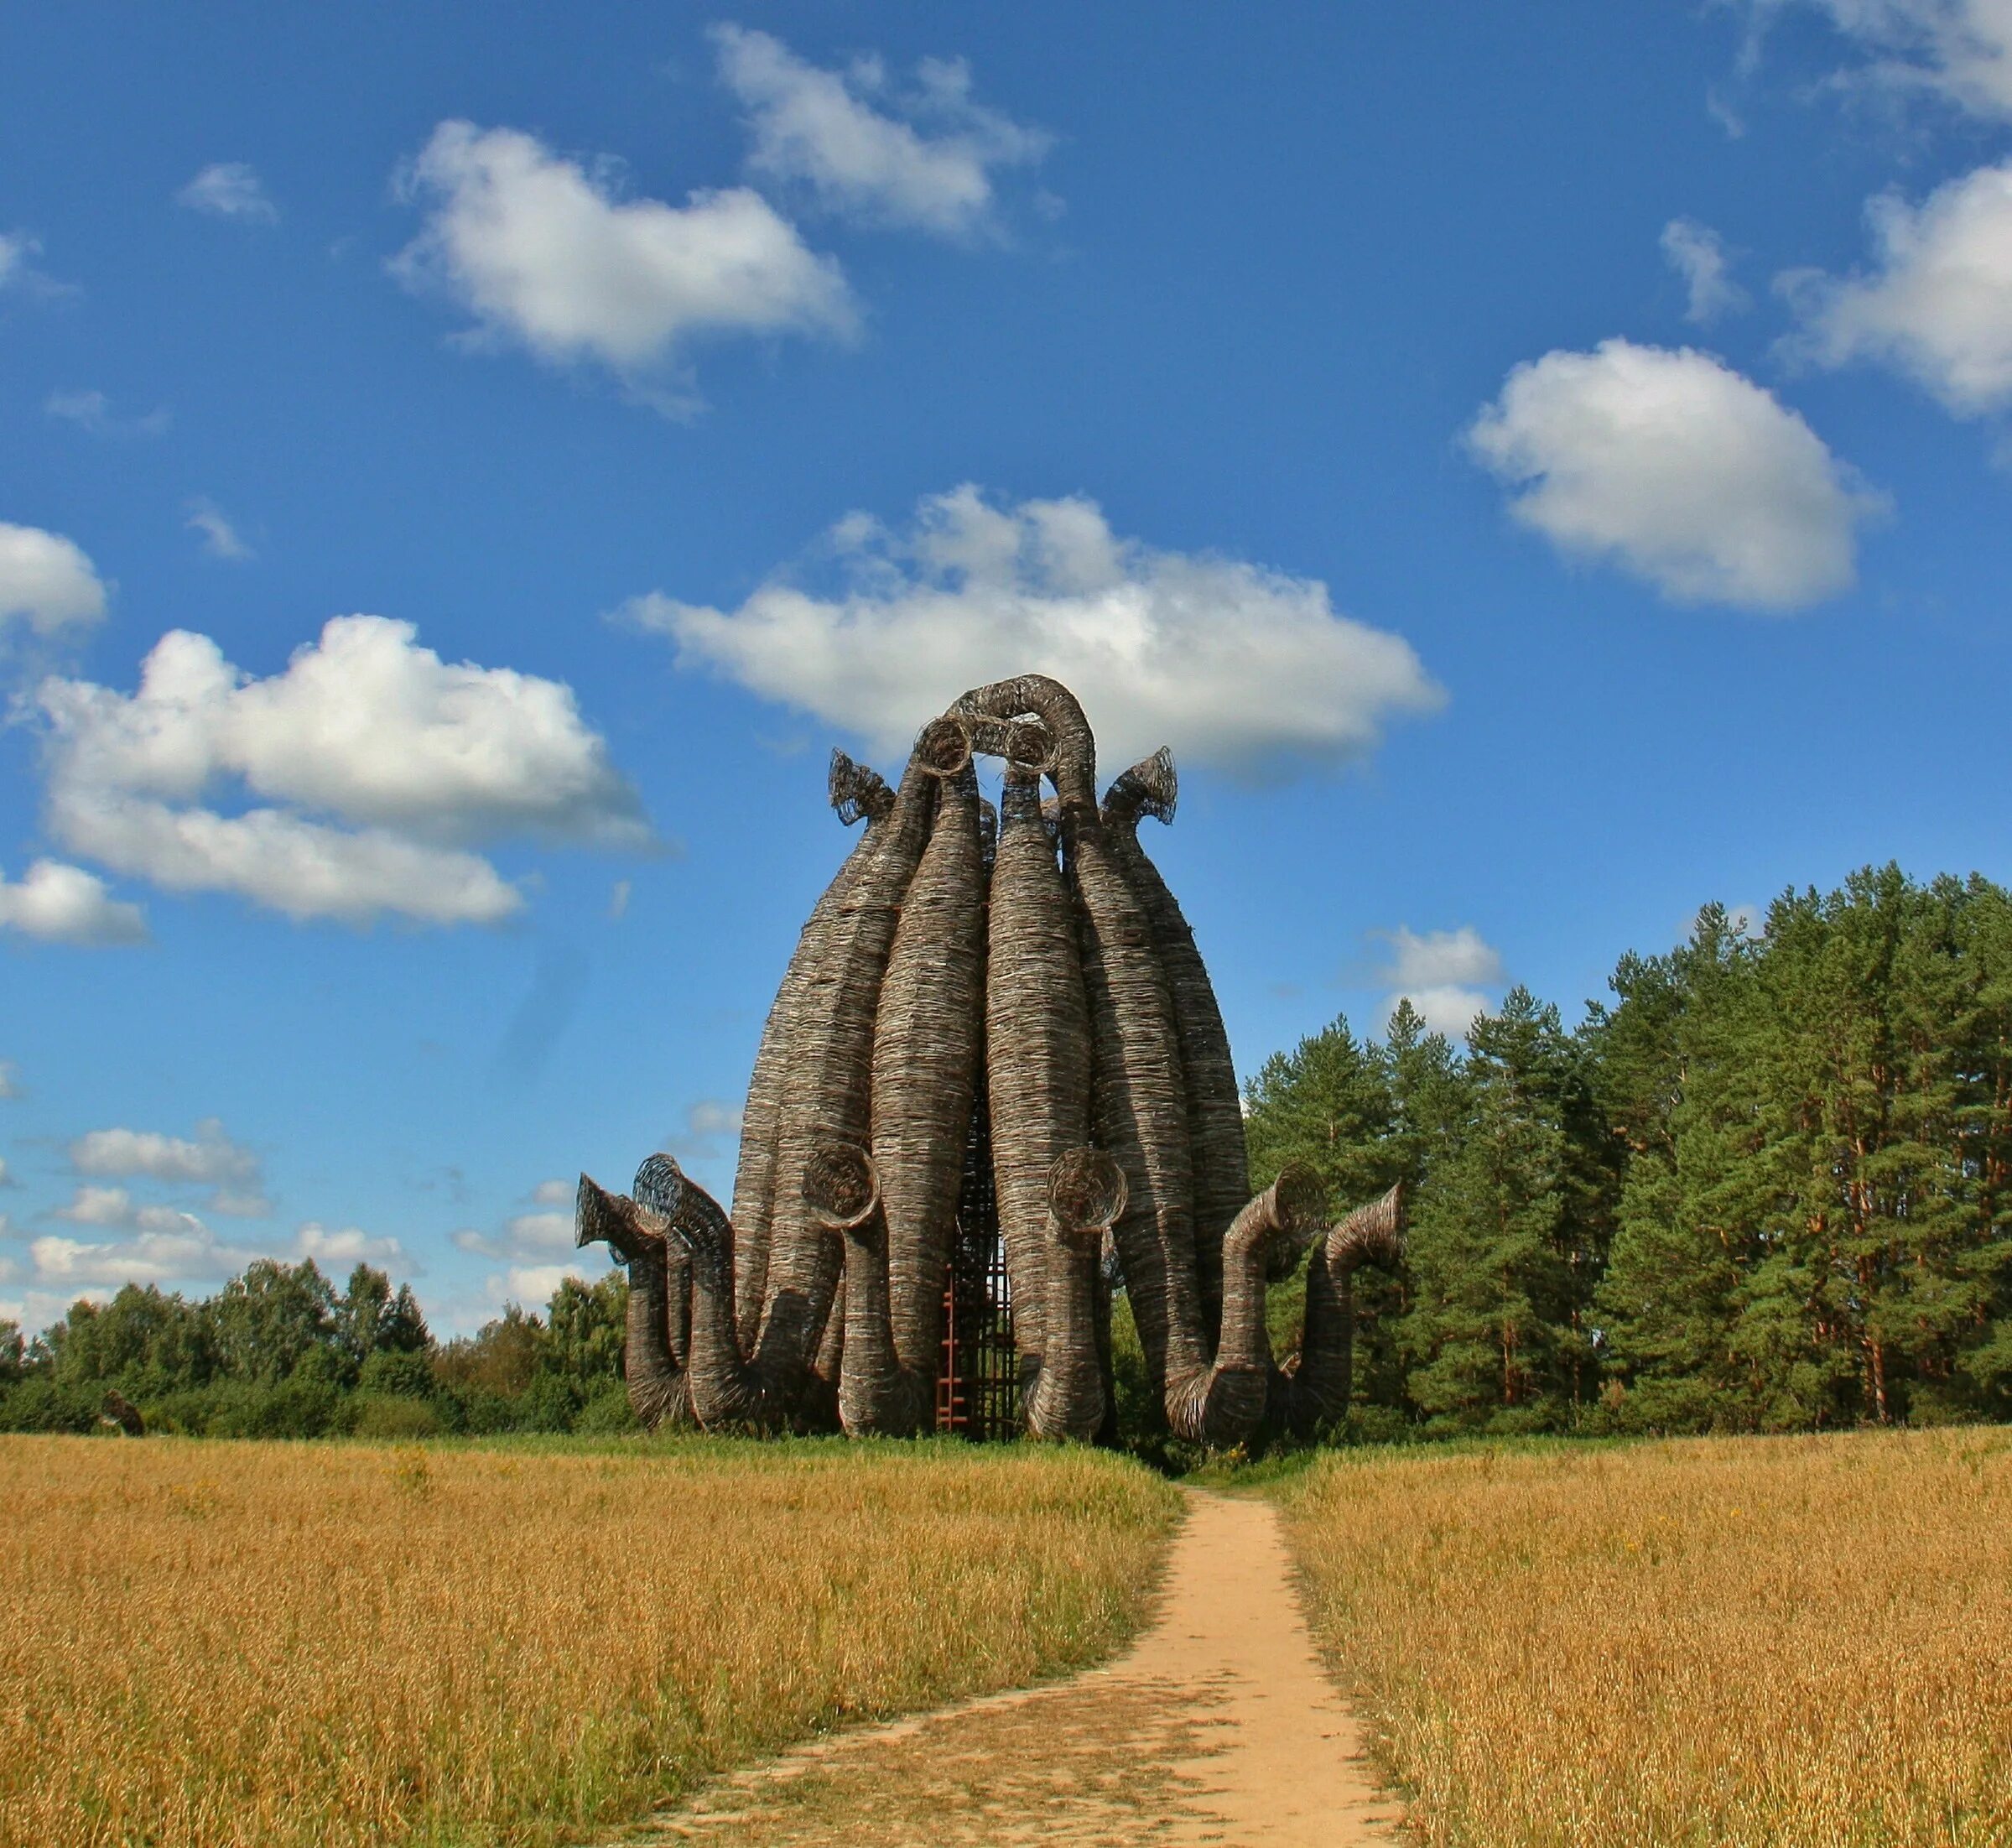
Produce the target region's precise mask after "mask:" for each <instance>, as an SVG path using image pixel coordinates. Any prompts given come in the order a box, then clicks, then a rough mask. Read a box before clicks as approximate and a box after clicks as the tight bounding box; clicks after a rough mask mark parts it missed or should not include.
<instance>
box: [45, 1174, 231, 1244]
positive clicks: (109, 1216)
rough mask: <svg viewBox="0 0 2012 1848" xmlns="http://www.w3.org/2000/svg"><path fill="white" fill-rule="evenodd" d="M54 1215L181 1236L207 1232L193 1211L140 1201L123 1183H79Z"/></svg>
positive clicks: (86, 1223)
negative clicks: (187, 1211)
mask: <svg viewBox="0 0 2012 1848" xmlns="http://www.w3.org/2000/svg"><path fill="white" fill-rule="evenodd" d="M56 1217H57V1218H58V1219H66V1220H69V1221H70V1222H71V1223H72V1224H74V1225H78V1226H99V1227H109V1228H119V1229H126V1230H132V1231H141V1232H159V1233H173V1234H174V1235H176V1236H181V1237H202V1238H207V1237H208V1236H209V1230H208V1228H207V1227H206V1226H204V1224H203V1222H202V1221H200V1219H198V1218H197V1217H196V1216H195V1214H193V1213H185V1212H183V1211H182V1210H180V1209H179V1207H174V1206H159V1205H142V1204H140V1203H139V1202H138V1201H136V1200H134V1199H133V1195H131V1194H129V1193H128V1192H127V1190H126V1189H124V1188H123V1187H92V1186H91V1185H89V1184H81V1185H79V1186H78V1188H77V1189H76V1190H75V1193H74V1194H72V1195H71V1196H70V1202H69V1204H68V1205H64V1206H59V1207H58V1208H57V1209H56Z"/></svg>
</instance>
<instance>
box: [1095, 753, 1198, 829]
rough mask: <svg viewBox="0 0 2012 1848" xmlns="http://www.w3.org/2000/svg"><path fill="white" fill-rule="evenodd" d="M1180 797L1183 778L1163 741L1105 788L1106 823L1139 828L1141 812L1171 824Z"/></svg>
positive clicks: (1109, 825)
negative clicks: (1174, 765) (1151, 752)
mask: <svg viewBox="0 0 2012 1848" xmlns="http://www.w3.org/2000/svg"><path fill="white" fill-rule="evenodd" d="M1180 799H1181V778H1180V774H1179V773H1178V771H1176V770H1175V768H1174V767H1173V752H1172V751H1171V750H1169V749H1168V748H1167V746H1165V745H1162V746H1161V747H1160V748H1159V749H1158V750H1157V751H1156V752H1153V754H1152V756H1151V757H1141V759H1140V760H1139V761H1138V762H1137V763H1135V764H1134V765H1133V766H1132V767H1131V768H1130V769H1129V770H1126V771H1123V772H1121V773H1120V774H1119V776H1118V778H1117V780H1116V781H1115V782H1114V783H1112V784H1111V786H1110V788H1109V789H1106V790H1105V792H1104V822H1105V826H1106V827H1135V828H1136V826H1137V825H1138V823H1139V818H1140V817H1141V815H1151V816H1152V818H1153V820H1155V821H1157V822H1158V823H1160V824H1161V825H1162V826H1163V827H1169V826H1172V823H1173V815H1174V810H1175V809H1176V808H1177V807H1178V805H1179V804H1180Z"/></svg>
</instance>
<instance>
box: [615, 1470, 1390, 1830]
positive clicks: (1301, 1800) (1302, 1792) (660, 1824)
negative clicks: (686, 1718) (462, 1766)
mask: <svg viewBox="0 0 2012 1848" xmlns="http://www.w3.org/2000/svg"><path fill="white" fill-rule="evenodd" d="M1188 1499H1189V1507H1188V1518H1187V1520H1186V1522H1185V1523H1184V1524H1183V1527H1182V1528H1181V1531H1180V1533H1179V1534H1178V1536H1177V1538H1176V1539H1175V1541H1174V1544H1173V1552H1172V1558H1171V1559H1169V1561H1168V1564H1167V1585H1166V1588H1165V1590H1164V1592H1163V1594H1162V1599H1161V1603H1160V1609H1159V1612H1158V1616H1157V1619H1156V1621H1155V1622H1154V1623H1153V1626H1152V1628H1151V1629H1150V1630H1149V1631H1148V1632H1146V1635H1145V1636H1144V1637H1142V1638H1141V1640H1140V1642H1138V1644H1137V1646H1136V1648H1133V1649H1132V1650H1131V1653H1129V1654H1127V1655H1126V1656H1124V1657H1122V1658H1120V1659H1119V1660H1118V1661H1116V1662H1115V1663H1112V1664H1111V1665H1110V1667H1108V1668H1100V1669H1095V1670H1093V1671H1092V1672H1091V1673H1089V1674H1083V1675H1079V1676H1078V1677H1076V1678H1075V1679H1074V1680H1072V1681H1067V1682H1062V1683H1058V1684H1056V1685H1054V1686H1052V1687H1048V1688H1041V1689H1032V1690H1031V1691H1028V1692H1025V1693H1020V1694H995V1695H993V1696H991V1697H990V1698H989V1699H986V1700H975V1701H971V1702H969V1703H967V1704H966V1705H962V1706H958V1707H952V1708H948V1709H944V1710H941V1711H939V1712H936V1713H933V1714H927V1715H923V1716H921V1717H920V1718H918V1719H912V1720H902V1721H899V1722H897V1723H896V1724H894V1725H892V1726H881V1727H876V1728H873V1729H871V1730H870V1731H860V1732H855V1733H847V1734H843V1735H840V1736H838V1737H836V1738H834V1739H830V1740H827V1741H820V1742H819V1743H818V1744H815V1745H812V1746H805V1747H803V1748H802V1749H800V1750H799V1751H797V1752H793V1753H791V1754H790V1755H789V1756H788V1757H784V1758H782V1759H779V1760H777V1761H775V1762H772V1763H770V1764H767V1765H765V1766H761V1767H756V1768H755V1769H753V1770H751V1771H746V1772H743V1773H741V1774H739V1775H738V1776H736V1777H734V1778H730V1779H728V1780H726V1781H725V1782H723V1783H719V1784H716V1785H715V1786H714V1787H713V1788H711V1789H710V1790H709V1791H707V1792H706V1793H704V1795H703V1796H702V1797H701V1798H700V1799H699V1801H698V1802H696V1803H695V1804H693V1805H691V1806H690V1807H689V1808H687V1809H681V1810H678V1811H677V1812H675V1813H674V1814H665V1815H662V1816H659V1817H657V1818H655V1819H652V1822H651V1823H650V1824H649V1825H648V1826H647V1828H646V1829H645V1830H642V1831H639V1832H637V1833H635V1834H632V1835H628V1836H627V1837H626V1838H624V1839H625V1840H626V1841H627V1842H629V1843H636V1842H639V1841H647V1842H655V1843H659V1844H664V1843H670V1842H684V1841H694V1842H704V1843H706V1844H709V1845H710V1848H782V1845H783V1844H788V1845H790V1848H826V1845H829V1848H838V1845H840V1844H844V1845H847V1848H907V1845H909V1844H915V1845H918V1848H920V1845H923V1844H931V1845H933V1844H939V1843H957V1844H964V1843H970V1844H984V1843H1010V1844H1019V1843H1025V1842H1052V1843H1074V1844H1110V1845H1111V1848H1120V1845H1124V1844H1130V1843H1134V1842H1140V1841H1152V1842H1155V1843H1159V1842H1170V1843H1173V1842H1211V1843H1216V1844H1223V1845H1227V1848H1271V1845H1273V1844H1277V1845H1279V1848H1287V1845H1290V1848H1299V1845H1302V1844H1303V1845H1307V1848H1312V1845H1313V1844H1316V1843H1318V1844H1319V1845H1321V1848H1349V1845H1352V1844H1365V1843H1395V1842H1397V1841H1399V1840H1401V1835H1400V1834H1399V1833H1398V1830H1397V1828H1396V1824H1397V1822H1398V1819H1399V1816H1400V1812H1399V1809H1398V1807H1397V1805H1396V1804H1395V1803H1393V1802H1392V1801H1391V1799H1389V1798H1387V1797H1386V1796H1385V1795H1383V1794H1382V1793H1380V1792H1379V1791H1378V1790H1377V1788H1376V1787H1375V1782H1374V1779H1373V1777H1372V1774H1371V1773H1370V1767H1369V1766H1368V1765H1367V1763H1366V1762H1365V1758H1364V1756H1363V1752H1362V1743H1361V1736H1360V1727H1359V1726H1358V1725H1357V1723H1356V1721H1355V1720H1354V1717H1353V1716H1352V1715H1350V1713H1349V1710H1348V1708H1347V1707H1346V1706H1345V1705H1344V1703H1343V1702H1342V1700H1341V1698H1340V1696H1339V1694H1337V1693H1336V1692H1335V1690H1334V1687H1333V1685H1332V1684H1330V1683H1329V1681H1328V1678H1327V1676H1326V1674H1324V1673H1323V1670H1322V1668H1321V1665H1320V1663H1319V1660H1318V1658H1317V1657H1316V1655H1315V1654H1314V1651H1313V1639H1312V1637H1310V1636H1309V1634H1308V1630H1307V1625H1306V1620H1305V1618H1304V1617H1303V1616H1302V1614H1301V1611H1300V1606H1299V1599H1298V1596H1297V1593H1296V1592H1295V1590H1294V1588H1293V1584H1292V1561H1291V1559H1290V1557H1289V1555H1288V1554H1287V1551H1286V1546H1285V1542H1284V1540H1283V1538H1282V1537H1281V1534H1280V1532H1279V1522H1278V1516H1277V1512H1276V1510H1275V1509H1274V1508H1273V1507H1272V1506H1271V1503H1270V1502H1262V1501H1258V1500H1255V1499H1245V1498H1242V1497H1228V1496H1220V1495H1208V1494H1203V1493H1201V1492H1198V1491H1190V1494H1189V1498H1188Z"/></svg>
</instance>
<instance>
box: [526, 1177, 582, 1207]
mask: <svg viewBox="0 0 2012 1848" xmlns="http://www.w3.org/2000/svg"><path fill="white" fill-rule="evenodd" d="M573 1195H574V1183H573V1182H571V1181H569V1180H542V1181H540V1182H539V1183H538V1185H537V1186H535V1187H533V1189H531V1200H532V1204H533V1205H536V1206H570V1205H572V1204H573Z"/></svg>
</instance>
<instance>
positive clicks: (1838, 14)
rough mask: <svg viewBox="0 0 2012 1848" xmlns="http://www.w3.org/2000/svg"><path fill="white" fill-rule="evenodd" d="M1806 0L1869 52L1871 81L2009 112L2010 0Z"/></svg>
mask: <svg viewBox="0 0 2012 1848" xmlns="http://www.w3.org/2000/svg"><path fill="white" fill-rule="evenodd" d="M1780 3H1781V0H1765V4H1767V5H1769V6H1773V5H1778V4H1780ZM1813 3H1814V4H1816V5H1817V6H1819V7H1820V8H1822V10H1823V11H1824V12H1825V13H1828V14H1829V16H1830V18H1831V21H1832V23H1833V24H1834V25H1835V26H1836V27H1837V28H1838V30H1839V31H1840V32H1843V33H1844V34H1846V35H1847V36H1848V37H1850V38H1852V39H1856V40H1858V41H1859V43H1860V44H1863V45H1864V46H1865V47H1867V49H1869V50H1871V51H1872V52H1873V53H1874V63H1873V65H1872V66H1871V73H1870V74H1871V75H1872V76H1873V78H1874V80H1875V81H1879V82H1880V83H1883V84H1887V85H1890V86H1894V87H1895V88H1897V89H1900V90H1913V91H1921V92H1923V93H1924V94H1926V95H1930V96H1937V97H1939V98H1941V99H1942V101H1943V102H1947V103H1950V104H1952V106H1954V107H1956V108H1958V109H1961V110H1963V111H1965V112H1968V113H1970V114H1972V115H1977V116H1982V117H1987V118H1990V117H1997V118H2000V119H2003V118H2006V117H2012V0H1813Z"/></svg>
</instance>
